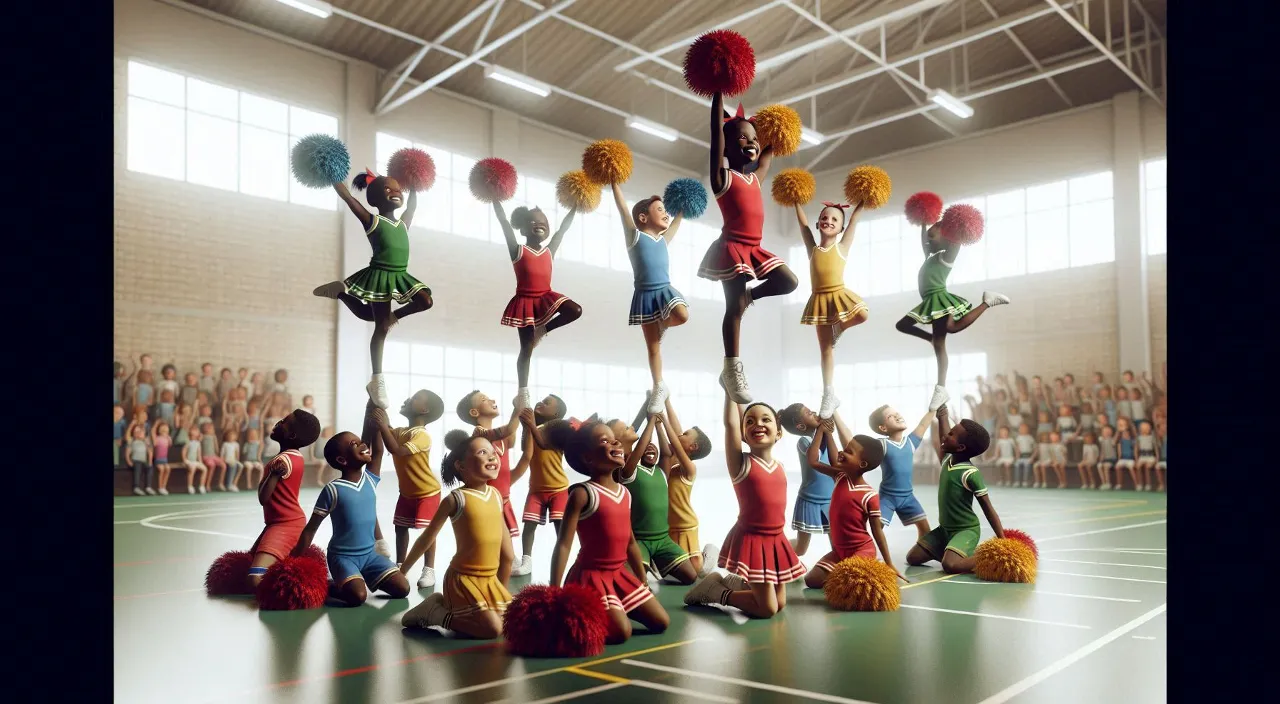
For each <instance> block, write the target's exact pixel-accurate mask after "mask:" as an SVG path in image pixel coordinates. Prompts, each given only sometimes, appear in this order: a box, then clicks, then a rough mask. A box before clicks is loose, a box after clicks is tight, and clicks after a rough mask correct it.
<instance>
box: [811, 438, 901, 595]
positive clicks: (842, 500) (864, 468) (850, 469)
mask: <svg viewBox="0 0 1280 704" xmlns="http://www.w3.org/2000/svg"><path fill="white" fill-rule="evenodd" d="M824 445H825V447H826V450H827V456H828V457H830V458H831V464H825V463H823V462H822V457H821V455H822V448H823V447H824ZM808 460H809V466H811V467H813V469H814V471H815V472H821V473H823V474H825V475H827V476H829V477H831V478H832V479H835V480H836V486H835V489H833V490H832V491H831V552H829V553H827V554H826V555H823V556H822V559H820V560H818V564H817V565H815V566H814V568H813V569H811V570H809V574H806V575H805V576H804V585H805V586H806V587H809V588H810V589H821V588H822V585H823V583H825V582H826V581H827V575H828V574H830V573H831V570H833V569H835V566H836V565H837V564H838V563H839V562H840V561H841V560H843V559H845V558H848V557H854V556H857V557H869V558H871V559H873V560H874V559H875V557H876V548H877V547H878V548H880V555H881V556H882V557H883V558H884V563H885V564H886V565H889V566H890V567H893V559H892V558H890V557H889V541H888V540H887V539H886V538H885V537H884V528H883V526H881V524H880V523H881V522H880V496H879V495H878V494H876V491H875V489H872V488H871V485H870V484H867V480H866V479H864V478H863V475H864V474H866V473H867V472H870V471H871V470H873V469H875V468H877V467H879V466H880V462H881V461H883V460H884V443H883V442H882V441H880V440H878V439H876V438H873V437H870V436H868V435H855V436H853V437H852V438H850V440H849V444H847V445H845V446H844V450H842V451H840V452H837V451H836V447H835V442H834V441H833V440H832V439H831V430H830V429H829V428H828V427H827V424H826V423H824V424H822V425H820V426H818V434H817V436H815V437H814V439H813V443H812V444H810V445H809V456H808ZM868 524H870V525H871V532H870V533H867V525H868ZM873 539H874V542H872V541H873ZM894 571H897V568H894ZM898 578H899V579H901V580H902V581H904V582H908V581H910V580H908V579H907V578H906V577H903V576H902V573H901V572H898Z"/></svg>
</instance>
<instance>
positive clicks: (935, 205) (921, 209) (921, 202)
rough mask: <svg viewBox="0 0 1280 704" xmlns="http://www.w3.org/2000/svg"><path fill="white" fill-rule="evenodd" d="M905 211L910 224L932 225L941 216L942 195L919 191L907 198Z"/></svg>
mask: <svg viewBox="0 0 1280 704" xmlns="http://www.w3.org/2000/svg"><path fill="white" fill-rule="evenodd" d="M906 211H907V222H909V223H911V224H912V225H933V224H934V223H936V222H938V219H939V218H941V217H942V196H940V195H938V194H937V193H930V192H928V191H921V192H919V193H917V194H915V195H913V196H911V197H910V198H908V199H907V207H906Z"/></svg>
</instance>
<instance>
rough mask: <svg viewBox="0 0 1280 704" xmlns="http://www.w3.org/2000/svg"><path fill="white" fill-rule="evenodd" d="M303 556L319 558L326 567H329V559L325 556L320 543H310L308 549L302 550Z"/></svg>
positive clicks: (313, 558)
mask: <svg viewBox="0 0 1280 704" xmlns="http://www.w3.org/2000/svg"><path fill="white" fill-rule="evenodd" d="M302 556H303V557H307V558H310V559H312V560H319V561H320V564H322V565H324V566H325V569H328V568H329V560H328V558H327V557H325V554H324V550H323V549H322V548H321V547H320V546H319V545H315V544H312V545H308V546H307V549H305V550H303V551H302Z"/></svg>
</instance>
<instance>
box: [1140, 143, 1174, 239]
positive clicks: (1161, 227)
mask: <svg viewBox="0 0 1280 704" xmlns="http://www.w3.org/2000/svg"><path fill="white" fill-rule="evenodd" d="M1168 170H1169V160H1168V159H1153V160H1151V161H1148V162H1147V163H1145V164H1143V165H1142V186H1143V200H1142V220H1143V226H1144V229H1145V230H1146V237H1147V254H1165V253H1167V252H1168V251H1169V242H1168V217H1169V216H1168V212H1167V209H1168V204H1169V200H1168V188H1167V185H1168Z"/></svg>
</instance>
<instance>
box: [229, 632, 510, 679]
mask: <svg viewBox="0 0 1280 704" xmlns="http://www.w3.org/2000/svg"><path fill="white" fill-rule="evenodd" d="M499 645H501V643H497V642H494V643H479V644H477V645H469V646H467V647H465V648H456V649H454V650H443V651H441V652H438V653H427V654H426V655H419V656H417V657H413V658H408V659H405V660H400V661H397V662H389V663H382V664H376V665H365V666H364V667H354V668H351V669H349V670H339V671H337V672H333V673H330V674H328V675H316V676H314V677H308V678H306V679H300V680H285V681H283V682H276V683H275V684H270V685H267V686H266V687H263V688H262V689H263V690H268V689H277V688H280V687H293V686H295V685H299V684H303V683H306V682H317V681H320V680H331V679H338V678H340V677H350V676H351V675H359V674H363V673H365V672H372V671H374V670H380V669H382V668H384V667H400V666H402V665H408V664H410V663H414V662H421V661H423V660H432V659H434V658H443V657H448V656H450V655H459V654H461V653H471V652H475V651H477V650H487V649H489V648H496V647H498V646H499ZM254 691H261V690H254Z"/></svg>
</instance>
